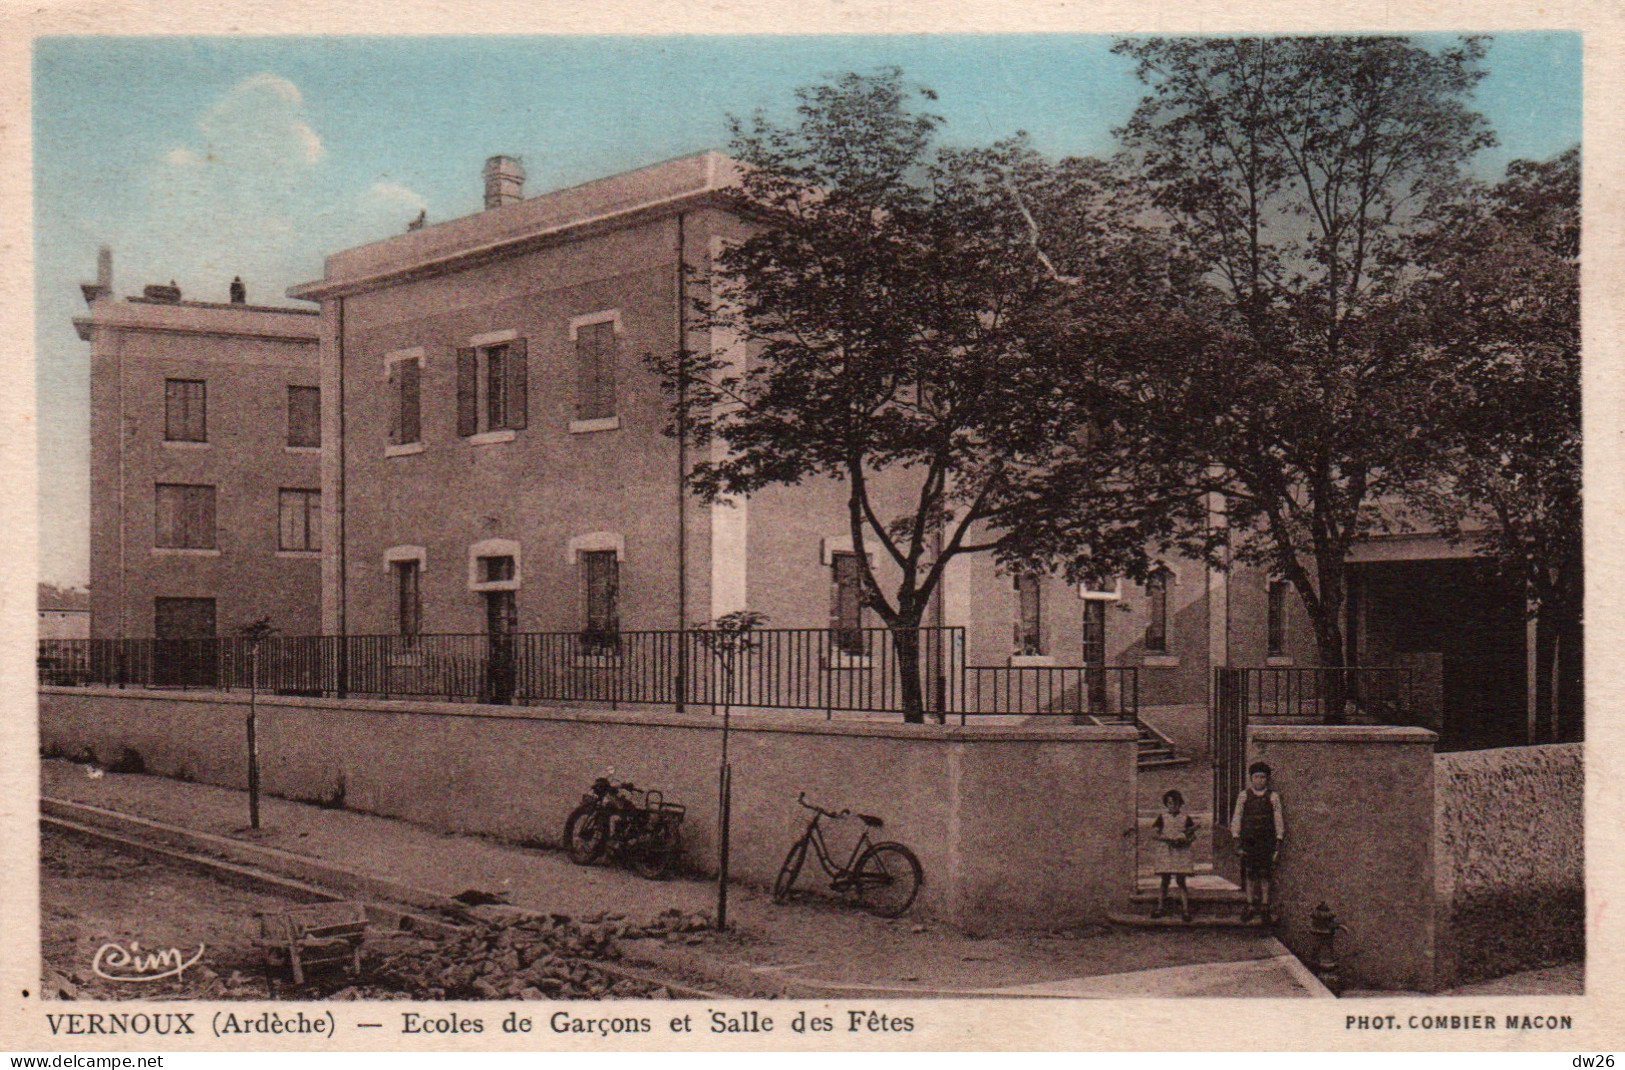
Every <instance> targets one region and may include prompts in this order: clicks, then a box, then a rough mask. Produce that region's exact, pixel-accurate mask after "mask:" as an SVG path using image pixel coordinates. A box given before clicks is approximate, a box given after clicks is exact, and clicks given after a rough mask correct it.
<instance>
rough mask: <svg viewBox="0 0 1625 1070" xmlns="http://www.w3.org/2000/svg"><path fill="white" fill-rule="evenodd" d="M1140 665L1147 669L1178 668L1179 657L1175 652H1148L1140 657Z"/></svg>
mask: <svg viewBox="0 0 1625 1070" xmlns="http://www.w3.org/2000/svg"><path fill="white" fill-rule="evenodd" d="M1140 665H1141V667H1142V668H1146V669H1177V668H1179V657H1178V656H1177V655H1175V654H1146V655H1145V656H1143V657H1141V658H1140Z"/></svg>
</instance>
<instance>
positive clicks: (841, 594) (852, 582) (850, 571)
mask: <svg viewBox="0 0 1625 1070" xmlns="http://www.w3.org/2000/svg"><path fill="white" fill-rule="evenodd" d="M829 561H830V573H831V577H832V578H833V580H834V585H835V590H834V594H833V603H832V605H831V609H830V625H831V630H832V631H833V632H834V633H835V649H836V650H839V651H840V652H841V653H843V654H850V655H856V656H861V655H863V654H865V653H867V651H866V650H865V648H864V642H863V563H862V562H861V561H860V560H859V559H858V555H857V554H855V553H852V552H850V551H843V550H836V551H832V552H831V553H830V555H829Z"/></svg>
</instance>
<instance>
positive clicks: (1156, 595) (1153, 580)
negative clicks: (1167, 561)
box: [1145, 568, 1170, 654]
mask: <svg viewBox="0 0 1625 1070" xmlns="http://www.w3.org/2000/svg"><path fill="white" fill-rule="evenodd" d="M1169 579H1170V573H1169V572H1168V570H1167V569H1165V568H1164V569H1158V570H1157V571H1156V572H1153V573H1152V574H1151V575H1150V576H1149V577H1147V579H1146V581H1145V601H1146V616H1147V617H1148V618H1149V619H1148V620H1147V621H1146V625H1145V649H1146V653H1148V654H1166V653H1168V581H1169Z"/></svg>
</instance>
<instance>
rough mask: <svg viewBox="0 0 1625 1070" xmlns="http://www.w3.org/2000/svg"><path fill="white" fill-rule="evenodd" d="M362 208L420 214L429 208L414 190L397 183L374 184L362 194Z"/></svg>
mask: <svg viewBox="0 0 1625 1070" xmlns="http://www.w3.org/2000/svg"><path fill="white" fill-rule="evenodd" d="M361 200H362V205H363V207H368V208H371V207H387V208H398V209H400V210H402V211H409V212H421V211H423V210H424V209H425V208H427V207H429V202H428V201H425V200H424V199H423V198H422V197H421V196H420V195H419V194H418V193H417V191H416V190H414V189H412V188H410V187H408V186H403V185H401V184H400V183H399V182H374V183H373V184H372V186H371V187H370V188H369V189H368V190H367V192H366V193H364V194H362V198H361Z"/></svg>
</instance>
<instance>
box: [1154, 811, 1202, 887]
mask: <svg viewBox="0 0 1625 1070" xmlns="http://www.w3.org/2000/svg"><path fill="white" fill-rule="evenodd" d="M1170 816H1171V815H1169V814H1167V813H1161V814H1158V815H1157V820H1156V821H1155V822H1153V823H1152V825H1151V829H1152V833H1153V838H1152V840H1151V872H1153V873H1195V872H1196V852H1195V851H1194V850H1193V849H1192V847H1191V842H1193V841H1194V838H1195V833H1196V819H1195V818H1194V817H1191V816H1190V815H1189V814H1180V815H1178V816H1177V817H1173V819H1172V820H1171V821H1170V820H1168V818H1169V817H1170ZM1170 826H1172V827H1170ZM1187 841H1191V842H1187ZM1180 844H1184V846H1180Z"/></svg>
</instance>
